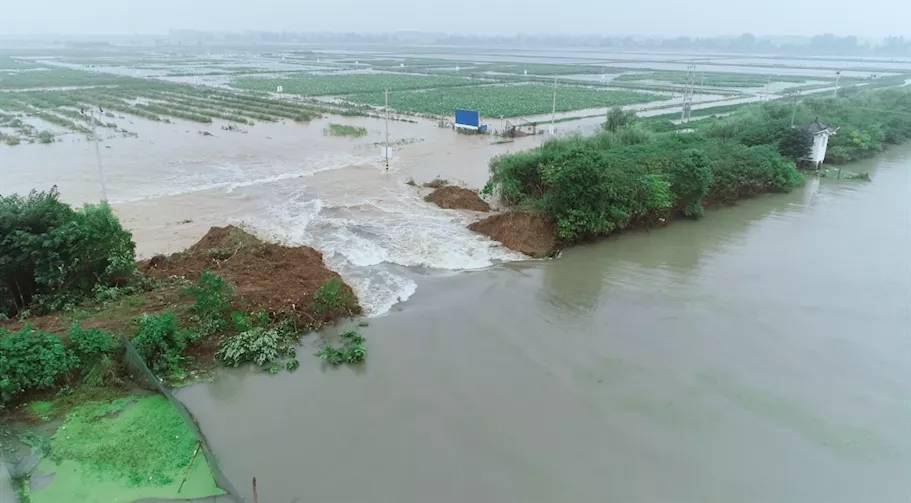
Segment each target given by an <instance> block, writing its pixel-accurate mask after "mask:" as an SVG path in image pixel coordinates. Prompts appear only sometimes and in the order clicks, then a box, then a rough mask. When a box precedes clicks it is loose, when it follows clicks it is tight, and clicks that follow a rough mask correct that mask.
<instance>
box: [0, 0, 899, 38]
mask: <svg viewBox="0 0 911 503" xmlns="http://www.w3.org/2000/svg"><path fill="white" fill-rule="evenodd" d="M0 3H2V4H3V5H2V6H0V35H22V34H35V33H40V34H45V33H73V34H96V33H98V34H107V33H111V34H113V33H118V34H120V33H164V32H167V31H168V30H169V29H172V28H187V29H197V30H213V31H214V30H226V31H243V30H263V31H335V32H344V31H369V32H389V31H396V30H419V31H440V32H463V33H484V34H512V33H517V32H522V33H599V34H614V35H626V34H645V35H668V36H670V35H732V34H739V33H744V32H751V33H755V34H768V35H808V34H819V33H836V34H840V35H849V34H853V35H860V36H875V37H878V36H883V35H890V34H896V35H906V36H907V35H911V0H865V1H863V2H858V1H856V0H850V1H849V0H752V1H745V0H679V1H678V0H626V1H623V2H618V1H616V0H547V1H544V0H323V1H313V0H304V1H300V0H299V1H292V0H245V1H239V0H145V1H135V0H45V1H40V0H0Z"/></svg>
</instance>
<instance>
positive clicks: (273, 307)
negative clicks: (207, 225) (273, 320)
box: [140, 226, 361, 326]
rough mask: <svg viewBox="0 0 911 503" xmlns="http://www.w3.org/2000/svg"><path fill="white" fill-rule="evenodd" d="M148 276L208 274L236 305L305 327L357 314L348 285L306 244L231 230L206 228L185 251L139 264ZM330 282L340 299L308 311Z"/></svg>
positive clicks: (321, 256)
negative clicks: (230, 290)
mask: <svg viewBox="0 0 911 503" xmlns="http://www.w3.org/2000/svg"><path fill="white" fill-rule="evenodd" d="M140 269H141V270H142V271H143V272H144V273H146V274H147V275H149V276H151V277H153V278H167V277H173V276H177V277H184V278H187V279H189V280H191V281H195V280H196V279H197V278H198V277H199V275H200V274H201V273H202V272H203V271H205V270H210V271H212V272H215V273H216V274H218V275H220V276H222V277H224V278H225V279H226V280H228V282H230V283H231V284H232V285H233V286H234V288H235V292H236V297H235V298H236V303H237V304H238V306H237V307H239V308H241V309H244V310H247V311H260V310H262V311H266V312H269V313H273V314H285V315H291V316H295V317H297V318H298V319H299V320H300V321H301V322H303V323H305V324H307V325H309V326H318V325H320V324H323V323H326V322H329V321H332V320H334V319H337V318H341V317H344V316H351V315H353V314H357V313H360V310H361V308H360V306H358V304H357V300H356V298H355V296H354V292H353V291H352V290H351V287H349V286H348V285H346V284H345V283H344V281H342V279H341V277H340V276H339V275H338V274H337V273H335V272H334V271H331V270H329V269H327V268H326V265H325V264H324V263H323V255H322V254H321V253H320V252H318V251H316V250H314V249H313V248H310V247H307V246H293V247H290V246H282V245H277V244H273V243H265V242H263V241H260V240H259V239H258V238H256V237H255V236H253V235H252V234H249V233H247V232H245V231H243V230H241V229H239V228H237V227H234V226H227V227H212V228H211V229H209V232H208V233H206V235H205V236H203V237H202V239H200V240H199V242H197V243H196V244H194V245H193V246H191V247H190V248H188V249H187V250H186V251H183V252H179V253H175V254H173V255H170V256H168V257H162V256H156V257H153V258H152V259H150V260H148V261H145V262H141V263H140ZM330 280H335V281H336V282H337V283H338V284H339V285H340V288H339V292H338V295H337V296H336V297H338V298H341V299H344V302H339V303H338V305H335V306H333V307H331V308H329V309H326V308H323V309H314V304H315V300H314V294H315V293H316V292H317V290H319V289H320V287H322V286H323V285H326V284H327V283H329V282H330Z"/></svg>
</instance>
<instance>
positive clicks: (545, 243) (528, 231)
mask: <svg viewBox="0 0 911 503" xmlns="http://www.w3.org/2000/svg"><path fill="white" fill-rule="evenodd" d="M468 228H469V229H471V230H473V231H475V232H479V233H481V234H484V235H486V236H489V237H490V238H491V239H495V240H497V241H499V242H501V243H503V246H505V247H507V248H509V249H511V250H515V251H518V252H522V253H524V254H526V255H530V256H532V257H535V258H540V257H547V256H549V255H552V254H553V253H554V252H556V251H557V249H558V244H559V243H558V242H557V226H556V225H554V223H553V221H552V220H550V219H549V218H547V217H545V216H543V215H538V214H535V213H519V212H509V213H499V214H497V215H493V216H490V217H487V218H485V219H484V220H479V221H477V222H475V223H473V224H471V225H469V226H468Z"/></svg>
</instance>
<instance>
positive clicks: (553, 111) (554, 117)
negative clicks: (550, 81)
mask: <svg viewBox="0 0 911 503" xmlns="http://www.w3.org/2000/svg"><path fill="white" fill-rule="evenodd" d="M556 122H557V77H554V101H553V106H552V108H551V110H550V134H551V136H553V134H554V132H555V129H554V123H556Z"/></svg>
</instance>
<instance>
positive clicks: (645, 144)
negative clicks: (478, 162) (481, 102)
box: [485, 88, 911, 242]
mask: <svg viewBox="0 0 911 503" xmlns="http://www.w3.org/2000/svg"><path fill="white" fill-rule="evenodd" d="M792 114H794V109H792V108H791V107H789V106H787V104H784V103H768V104H764V105H757V106H751V107H745V108H743V109H740V110H738V111H736V112H734V113H733V114H731V115H730V116H729V117H724V118H719V119H717V120H704V121H699V122H697V123H694V125H693V126H692V127H693V129H690V130H689V131H688V132H681V133H677V132H670V133H656V132H653V131H649V130H648V129H646V128H644V127H640V126H638V125H635V124H627V125H623V126H622V127H617V126H616V124H613V123H612V124H613V126H612V127H611V128H610V129H613V130H606V131H604V132H601V133H599V134H596V135H594V136H591V137H580V136H573V137H569V138H562V139H556V140H552V141H549V142H547V143H545V144H544V145H543V146H541V147H539V148H536V149H534V150H531V151H527V152H520V153H515V154H507V155H504V156H500V157H498V158H495V159H494V160H493V161H492V162H491V178H490V181H489V182H488V184H487V186H486V187H485V192H487V193H496V194H497V195H498V196H499V197H500V198H501V199H502V200H503V202H504V203H506V204H508V205H512V206H518V207H524V208H528V209H532V210H534V211H538V212H540V213H542V214H544V215H545V216H547V217H549V218H551V219H553V221H554V222H555V223H556V226H557V234H558V236H559V238H560V239H561V240H563V241H564V242H574V241H578V240H584V239H590V238H595V237H599V236H606V235H609V234H611V233H614V232H617V231H620V230H623V229H626V228H630V227H644V226H652V225H658V224H661V223H664V222H667V221H668V220H669V219H671V218H673V217H674V216H677V215H680V216H688V217H698V216H700V215H701V214H702V212H703V210H704V208H705V207H706V206H711V205H715V204H727V203H732V202H734V201H736V200H738V199H741V198H744V197H749V196H752V195H755V194H759V193H764V192H783V191H788V190H790V189H791V188H793V187H794V186H795V185H797V184H799V183H800V180H801V175H800V173H799V172H798V171H797V167H796V165H795V162H796V161H799V160H800V159H801V158H802V157H803V156H805V155H806V153H807V151H808V149H809V145H810V143H809V142H810V139H809V138H808V136H807V134H806V133H803V132H802V130H801V129H799V128H791V127H790V121H791V117H792ZM796 117H797V122H796V123H797V124H798V125H799V124H801V123H802V121H805V120H817V119H818V120H820V121H822V122H824V123H826V124H829V125H832V126H834V127H840V129H839V133H838V134H837V135H836V136H833V137H832V138H831V139H830V143H829V156H828V157H827V159H828V160H829V161H830V162H843V161H848V160H852V159H858V158H861V157H865V156H868V155H872V154H873V153H875V152H878V151H880V150H881V149H882V148H884V146H886V145H889V144H894V143H898V142H901V141H904V140H906V139H908V138H911V91H909V90H907V89H904V88H902V89H886V90H875V91H867V92H864V91H853V92H851V93H850V95H849V96H844V97H840V98H837V99H835V98H819V99H808V100H805V101H804V102H802V103H801V104H800V105H799V108H798V109H797V112H796ZM621 122H622V121H621Z"/></svg>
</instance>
